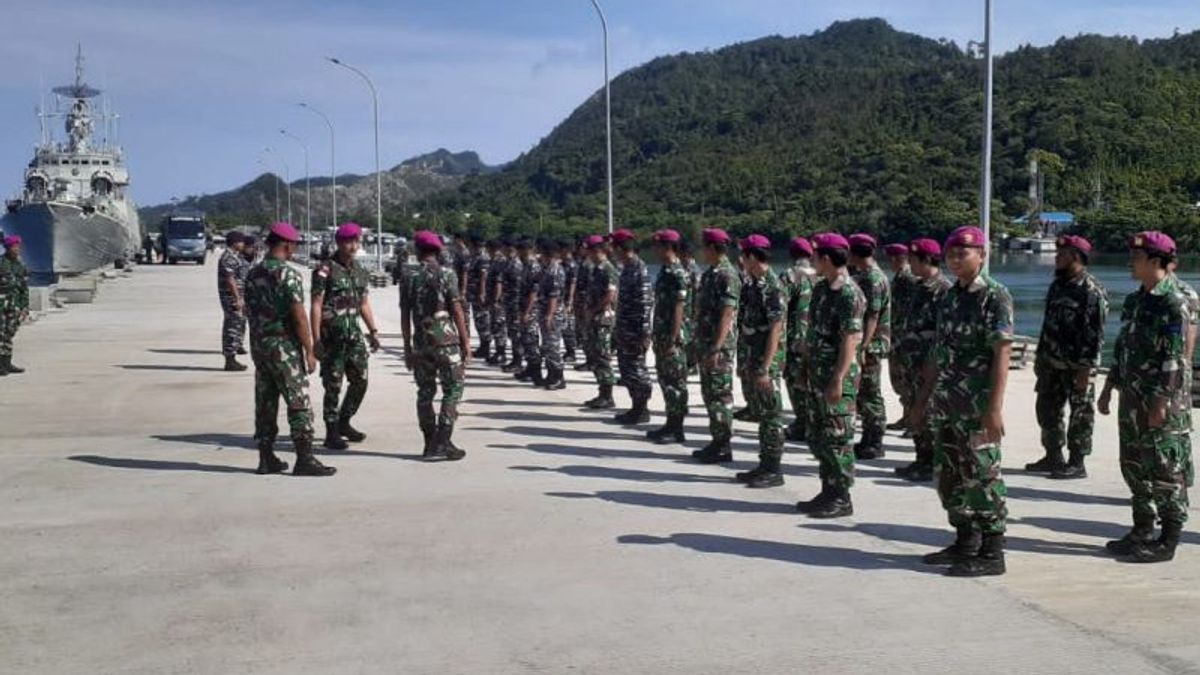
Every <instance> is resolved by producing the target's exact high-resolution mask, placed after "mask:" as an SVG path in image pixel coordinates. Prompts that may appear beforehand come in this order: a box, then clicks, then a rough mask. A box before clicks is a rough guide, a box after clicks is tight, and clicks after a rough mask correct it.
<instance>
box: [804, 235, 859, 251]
mask: <svg viewBox="0 0 1200 675" xmlns="http://www.w3.org/2000/svg"><path fill="white" fill-rule="evenodd" d="M812 244H813V247H814V248H817V249H822V248H827V249H832V250H834V251H849V250H850V242H848V241H846V238H845V237H843V236H842V235H840V234H838V233H837V232H822V233H820V234H814V235H813V238H812Z"/></svg>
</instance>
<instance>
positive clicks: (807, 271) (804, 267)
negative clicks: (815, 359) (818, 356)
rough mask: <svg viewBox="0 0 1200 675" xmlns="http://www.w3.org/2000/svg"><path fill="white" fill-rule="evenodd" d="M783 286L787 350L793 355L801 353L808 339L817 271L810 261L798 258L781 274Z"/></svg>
mask: <svg viewBox="0 0 1200 675" xmlns="http://www.w3.org/2000/svg"><path fill="white" fill-rule="evenodd" d="M782 281H783V288H784V293H785V294H786V297H787V303H788V304H787V321H788V325H787V337H788V339H787V342H786V345H787V351H788V353H789V354H792V355H793V356H797V355H799V354H801V353H803V351H804V348H805V346H806V344H807V341H808V323H809V315H810V314H811V311H812V296H813V289H814V288H815V287H816V285H817V271H816V270H815V269H813V266H812V263H810V262H808V261H807V260H799V261H797V262H796V263H795V264H793V265H792V266H791V268H789V269H788V271H787V273H786V274H785V275H784V276H783V279H782Z"/></svg>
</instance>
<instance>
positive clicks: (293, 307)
mask: <svg viewBox="0 0 1200 675" xmlns="http://www.w3.org/2000/svg"><path fill="white" fill-rule="evenodd" d="M299 242H300V234H299V233H298V232H296V228H294V227H292V226H291V225H289V224H288V223H276V224H274V225H272V226H271V230H270V234H269V235H267V249H268V251H267V255H266V257H265V258H264V259H263V261H262V262H261V263H259V264H257V265H255V266H254V267H253V268H252V269H251V270H250V272H249V273H248V274H247V275H246V297H245V302H246V318H247V319H248V320H249V322H250V357H251V359H253V360H254V369H255V370H254V439H255V441H256V442H257V443H258V473H259V474H270V473H282V472H283V471H286V470H287V462H284V461H282V460H280V459H279V458H278V457H276V456H275V436H276V435H278V433H279V424H278V417H279V398H280V397H281V396H282V397H283V401H284V403H285V404H286V405H287V420H288V426H289V427H290V429H291V434H292V444H293V445H294V446H295V448H296V466H295V468H294V469H292V475H295V476H331V475H333V474H334V473H335V472H336V471H337V470H336V469H334V468H333V467H331V466H325V465H324V464H322V463H321V462H320V461H318V460H317V458H316V457H314V456H313V454H312V443H313V426H312V417H313V415H312V407H311V406H310V405H309V401H308V375H309V374H311V373H312V372H313V371H315V370H316V369H317V357H316V353H315V351H314V350H313V339H312V333H311V332H309V326H308V314H307V313H306V312H305V311H304V282H303V281H302V280H301V279H300V273H299V272H297V271H296V270H295V269H293V268H292V267H291V266H289V265H288V262H289V261H290V260H291V258H292V256H293V255H294V254H295V252H296V245H297V244H298V243H299Z"/></svg>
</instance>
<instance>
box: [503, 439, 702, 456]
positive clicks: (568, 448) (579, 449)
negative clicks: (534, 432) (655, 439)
mask: <svg viewBox="0 0 1200 675" xmlns="http://www.w3.org/2000/svg"><path fill="white" fill-rule="evenodd" d="M487 447H489V448H496V449H498V450H522V451H529V452H536V453H538V454H546V455H565V456H568V457H586V458H591V459H677V460H683V459H684V457H683V456H682V455H679V454H671V453H667V452H654V451H651V450H622V449H617V448H591V447H585V446H581V445H558V444H555V443H528V444H525V445H517V444H515V443H493V444H491V445H488V446H487Z"/></svg>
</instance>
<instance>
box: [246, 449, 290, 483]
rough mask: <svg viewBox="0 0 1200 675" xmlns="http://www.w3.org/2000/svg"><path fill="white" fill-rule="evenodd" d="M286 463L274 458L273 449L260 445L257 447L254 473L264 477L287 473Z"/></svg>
mask: <svg viewBox="0 0 1200 675" xmlns="http://www.w3.org/2000/svg"><path fill="white" fill-rule="evenodd" d="M287 469H288V463H287V462H285V461H283V460H282V459H279V458H278V457H276V456H275V448H274V447H272V446H271V445H270V444H260V445H259V446H258V468H257V469H255V470H254V473H256V474H258V475H260V476H265V475H267V474H271V473H283V472H284V471H287Z"/></svg>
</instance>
